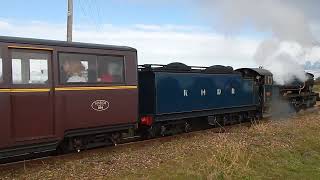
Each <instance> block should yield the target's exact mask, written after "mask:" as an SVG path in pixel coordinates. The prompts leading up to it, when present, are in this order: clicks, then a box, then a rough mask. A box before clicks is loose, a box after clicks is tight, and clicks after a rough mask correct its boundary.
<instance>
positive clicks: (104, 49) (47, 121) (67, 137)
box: [0, 37, 318, 162]
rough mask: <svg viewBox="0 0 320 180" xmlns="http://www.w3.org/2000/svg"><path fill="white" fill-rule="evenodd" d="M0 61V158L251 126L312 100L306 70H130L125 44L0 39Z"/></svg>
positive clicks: (131, 52)
mask: <svg viewBox="0 0 320 180" xmlns="http://www.w3.org/2000/svg"><path fill="white" fill-rule="evenodd" d="M71 61H72V62H73V64H76V65H77V66H75V67H73V68H70V65H71V63H70V62H71ZM66 62H68V63H69V64H68V66H66ZM0 64H1V66H0V69H1V70H2V71H0V79H1V81H0V121H1V126H0V161H1V162H8V161H14V160H19V158H20V157H22V158H26V157H30V156H34V155H36V154H41V153H43V152H57V151H62V152H70V151H80V150H83V149H88V148H93V147H99V146H104V145H110V144H117V143H119V142H123V141H130V139H132V138H135V137H137V136H140V137H145V138H150V137H151V138H152V137H156V136H165V135H170V134H174V133H177V132H188V131H191V130H192V129H195V128H202V127H203V126H205V127H208V126H209V127H214V126H223V125H228V124H232V123H236V122H243V121H255V120H257V119H260V118H262V117H265V116H270V115H271V114H272V104H273V101H274V100H275V99H282V100H284V101H285V102H287V104H289V105H290V106H292V107H294V108H295V110H299V109H301V108H309V107H312V106H314V105H315V103H316V98H317V96H318V95H317V94H316V93H314V92H313V91H312V86H313V76H312V75H311V74H308V77H309V79H308V80H307V81H306V82H300V83H298V84H294V85H292V86H291V85H289V86H278V85H275V84H274V82H273V75H272V73H271V72H269V71H268V70H265V69H262V68H241V69H237V70H233V68H232V67H228V66H227V67H225V66H211V67H191V66H187V65H185V64H182V63H171V64H168V65H152V64H146V65H141V66H137V50H136V49H134V48H131V47H123V46H109V45H98V44H87V43H76V42H72V43H70V42H63V41H52V40H39V39H28V38H15V37H0ZM137 67H138V68H137ZM73 73H74V74H76V75H74V77H73V78H72V79H73V80H72V81H71V80H66V77H68V76H71V75H72V74H73ZM77 76H79V77H77ZM80 76H81V77H80ZM76 79H79V80H80V79H81V81H76Z"/></svg>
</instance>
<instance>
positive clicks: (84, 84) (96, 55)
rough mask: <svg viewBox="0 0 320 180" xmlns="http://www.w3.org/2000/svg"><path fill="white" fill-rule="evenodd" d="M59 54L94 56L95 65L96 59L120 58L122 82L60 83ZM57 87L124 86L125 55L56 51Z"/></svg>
mask: <svg viewBox="0 0 320 180" xmlns="http://www.w3.org/2000/svg"><path fill="white" fill-rule="evenodd" d="M60 54H76V55H81V54H82V55H90V56H95V57H96V58H95V59H96V64H97V63H98V57H105V56H109V57H110V56H111V57H121V58H122V60H121V61H122V76H123V80H122V82H71V83H70V82H69V83H68V82H61V66H60V65H61V61H62V60H61V59H60ZM57 70H58V71H57V85H58V86H62V87H63V86H80V87H81V86H95V87H99V86H108V85H109V86H111V85H125V84H126V55H124V54H112V53H86V52H82V51H81V52H69V51H58V52H57Z"/></svg>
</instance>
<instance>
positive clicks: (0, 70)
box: [0, 50, 3, 84]
mask: <svg viewBox="0 0 320 180" xmlns="http://www.w3.org/2000/svg"><path fill="white" fill-rule="evenodd" d="M2 82H3V75H2V54H1V50H0V84H1V83H2Z"/></svg>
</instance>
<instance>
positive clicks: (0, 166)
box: [0, 103, 320, 171]
mask: <svg viewBox="0 0 320 180" xmlns="http://www.w3.org/2000/svg"><path fill="white" fill-rule="evenodd" d="M319 110H320V103H318V104H317V105H316V106H315V107H314V108H310V109H308V110H305V111H304V112H316V111H319ZM270 119H271V118H263V119H262V120H259V121H251V122H250V121H249V122H243V123H240V124H233V125H228V126H219V127H214V128H208V129H203V130H195V131H191V132H188V133H180V134H175V135H171V136H164V137H157V138H153V139H147V140H141V138H136V139H134V140H133V141H131V142H125V143H120V144H117V145H116V147H114V146H108V147H105V148H103V147H101V148H95V149H90V150H86V151H81V152H79V153H69V154H62V155H58V156H55V155H48V154H47V156H44V157H41V158H35V159H30V160H24V161H18V162H12V163H6V164H0V171H1V169H11V168H14V167H16V166H20V167H21V166H25V165H26V164H32V165H36V164H48V163H49V164H50V162H53V161H55V160H73V159H81V158H84V157H87V156H90V154H94V153H99V152H101V151H105V150H106V148H109V149H110V150H111V149H113V148H116V149H118V148H123V147H127V146H131V145H133V146H135V147H139V146H141V145H142V146H148V144H149V143H154V142H167V141H171V140H173V139H176V138H180V137H191V136H195V135H197V134H199V133H202V132H206V131H211V132H214V133H232V132H233V130H234V129H238V128H250V127H251V126H253V125H256V124H259V123H267V122H268V121H270ZM44 155H45V154H44Z"/></svg>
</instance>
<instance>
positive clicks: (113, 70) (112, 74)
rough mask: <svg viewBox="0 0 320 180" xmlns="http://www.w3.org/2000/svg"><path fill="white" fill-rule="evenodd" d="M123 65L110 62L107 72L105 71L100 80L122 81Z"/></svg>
mask: <svg viewBox="0 0 320 180" xmlns="http://www.w3.org/2000/svg"><path fill="white" fill-rule="evenodd" d="M121 73H122V71H121V67H120V66H119V64H117V63H108V67H107V72H106V73H103V74H102V75H101V76H100V78H99V81H100V82H121V81H122V76H121Z"/></svg>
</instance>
